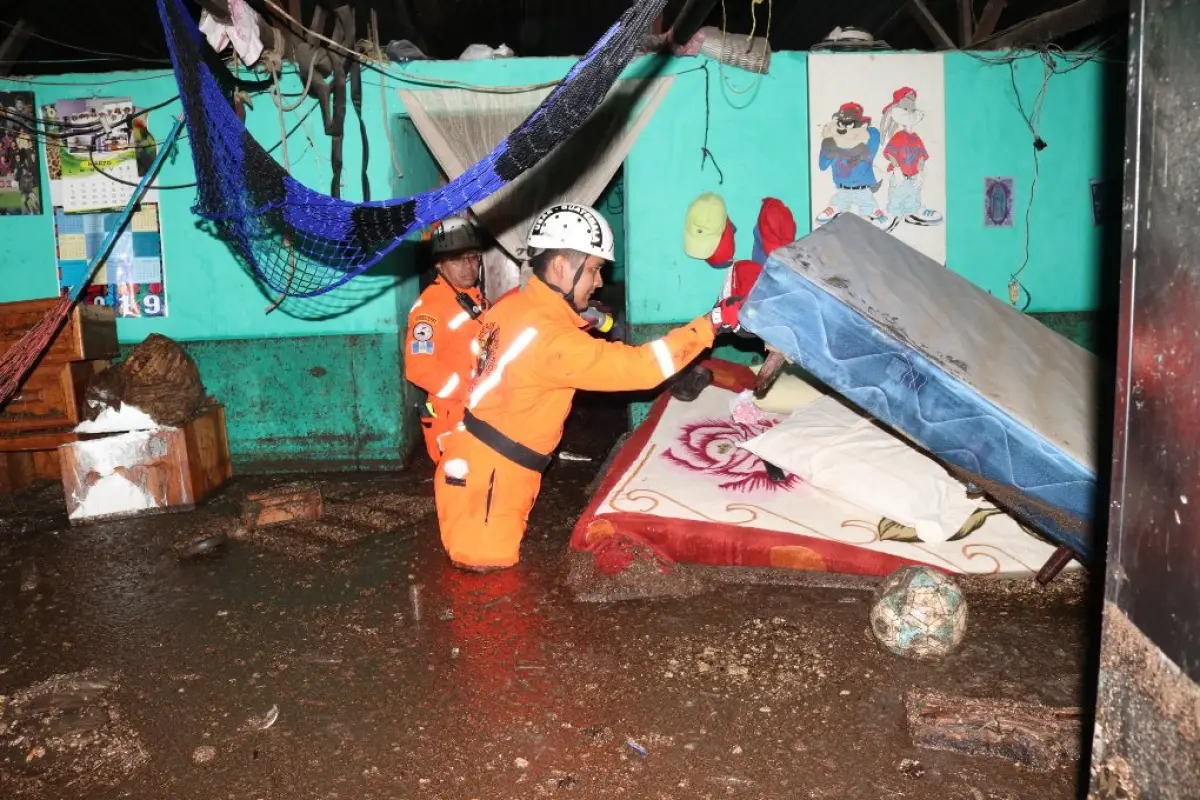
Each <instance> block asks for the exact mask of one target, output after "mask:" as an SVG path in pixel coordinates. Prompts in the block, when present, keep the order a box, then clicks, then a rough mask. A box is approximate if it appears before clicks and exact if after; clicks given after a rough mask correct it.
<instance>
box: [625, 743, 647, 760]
mask: <svg viewBox="0 0 1200 800" xmlns="http://www.w3.org/2000/svg"><path fill="white" fill-rule="evenodd" d="M625 746H626V747H628V748H629V749H630V750H632V751H633V752H635V753H637V754H638V755H639V756H641V757H642V758H645V757H646V753H647V750H646V748H644V747H642V746H641V745H640V744H638V743H637V742H635V741H634V740H633V739H626V740H625Z"/></svg>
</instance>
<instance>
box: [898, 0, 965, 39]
mask: <svg viewBox="0 0 1200 800" xmlns="http://www.w3.org/2000/svg"><path fill="white" fill-rule="evenodd" d="M908 13H910V14H912V16H913V19H915V20H916V21H917V24H918V25H920V26H921V30H923V31H925V35H926V36H928V37H929V41H931V42H933V43H934V45H936V46H937V48H938V49H939V50H957V49H958V48H957V47H955V45H954V40H953V39H951V38H950V36H949V35H948V34H947V33H946V30H945V28H943V27H942V26H941V25H939V24H938V21H937V20H936V19H934V17H933V14H930V13H929V8H928V7H927V6H926V5H925V3H924V2H923V0H908Z"/></svg>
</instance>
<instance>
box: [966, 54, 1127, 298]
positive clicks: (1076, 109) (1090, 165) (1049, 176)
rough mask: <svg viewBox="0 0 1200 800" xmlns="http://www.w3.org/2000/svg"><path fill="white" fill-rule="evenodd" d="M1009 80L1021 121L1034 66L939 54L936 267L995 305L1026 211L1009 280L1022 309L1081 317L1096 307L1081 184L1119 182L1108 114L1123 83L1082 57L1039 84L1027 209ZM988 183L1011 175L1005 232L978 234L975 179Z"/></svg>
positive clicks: (1096, 278) (1095, 236) (1026, 138)
mask: <svg viewBox="0 0 1200 800" xmlns="http://www.w3.org/2000/svg"><path fill="white" fill-rule="evenodd" d="M1060 63H1061V62H1060ZM1014 75H1015V82H1016V86H1017V89H1018V90H1019V91H1020V100H1021V104H1022V106H1023V107H1024V109H1025V113H1027V114H1030V113H1032V110H1033V107H1034V100H1035V99H1036V97H1037V95H1038V93H1039V91H1040V90H1041V88H1042V84H1043V81H1045V79H1046V78H1045V70H1044V68H1043V65H1042V61H1041V59H1040V58H1025V59H1021V60H1019V61H1017V62H1015V63H1014V65H1013V68H1012V69H1011V70H1010V68H1009V67H1008V66H997V65H992V64H987V63H984V62H982V61H980V60H978V59H976V58H972V57H971V56H969V55H965V54H961V53H951V54H947V55H946V139H947V142H948V143H949V144H948V147H947V152H946V159H947V175H948V177H947V184H946V199H947V206H948V207H949V208H951V209H953V210H954V213H955V214H956V218H955V221H954V222H952V223H950V224H949V225H948V226H947V229H946V233H947V239H946V250H947V265H948V266H949V267H950V268H951V269H953V270H955V271H956V272H958V273H959V274H961V275H963V276H964V277H965V278H967V279H969V280H971V281H972V282H973V283H975V284H976V285H977V286H980V287H981V288H983V289H986V290H987V291H989V292H991V293H992V294H994V295H996V296H998V297H1003V298H1005V299H1007V297H1008V282H1009V278H1010V276H1011V275H1012V273H1013V272H1015V271H1016V270H1017V269H1018V268H1019V267H1020V265H1021V262H1022V260H1023V259H1024V252H1025V214H1026V211H1027V209H1028V210H1029V211H1030V215H1029V218H1030V225H1029V260H1028V265H1027V266H1026V267H1025V270H1024V271H1023V272H1022V273H1021V275H1020V278H1019V279H1020V281H1021V282H1022V283H1023V284H1024V285H1025V287H1026V288H1027V289H1028V291H1029V294H1030V296H1031V298H1032V302H1031V303H1030V305H1029V309H1028V310H1029V311H1030V312H1061V311H1091V310H1094V309H1096V308H1097V307H1098V306H1099V305H1100V304H1101V288H1102V280H1103V279H1104V278H1103V277H1102V273H1101V268H1100V265H1101V263H1102V262H1103V261H1104V258H1105V256H1104V254H1103V253H1102V252H1101V248H1102V245H1103V244H1104V242H1105V241H1106V236H1105V234H1106V231H1105V230H1104V229H1102V228H1098V227H1096V225H1095V224H1094V222H1093V217H1092V206H1091V189H1090V181H1091V180H1092V179H1095V178H1110V179H1114V178H1115V179H1116V180H1120V178H1121V158H1122V157H1123V148H1122V146H1121V142H1122V141H1123V139H1124V127H1123V125H1122V123H1121V120H1120V118H1111V117H1112V115H1113V114H1120V113H1121V111H1122V109H1123V107H1124V106H1123V103H1124V100H1123V98H1124V90H1125V84H1124V80H1123V76H1122V75H1120V74H1116V75H1114V74H1113V73H1112V69H1111V66H1110V65H1106V64H1105V62H1103V61H1093V62H1089V63H1087V64H1085V65H1084V66H1081V67H1079V68H1077V69H1072V70H1071V71H1069V72H1065V73H1064V74H1056V75H1053V76H1052V77H1050V79H1049V81H1048V82H1047V83H1046V89H1045V97H1044V100H1043V102H1042V109H1041V116H1040V119H1039V120H1038V125H1037V128H1038V132H1039V133H1040V135H1041V137H1042V139H1043V140H1044V141H1045V142H1046V144H1047V147H1046V148H1045V149H1044V150H1042V151H1041V152H1040V153H1039V154H1038V180H1037V187H1036V190H1034V191H1033V205H1032V207H1031V208H1030V207H1029V202H1030V191H1031V187H1032V186H1033V177H1034V149H1033V135H1032V134H1031V133H1030V131H1029V126H1028V125H1027V124H1026V122H1025V120H1024V119H1023V118H1022V116H1021V112H1020V110H1019V109H1018V106H1017V95H1016V94H1015V93H1014V91H1013V82H1014ZM1106 115H1108V116H1109V117H1110V118H1107V119H1106ZM1113 144H1115V145H1116V146H1115V147H1113V146H1112V145H1113ZM1106 162H1107V163H1106ZM997 175H1003V176H1012V177H1013V178H1014V179H1015V181H1014V189H1015V193H1016V202H1015V208H1014V212H1015V213H1014V221H1015V224H1014V226H1013V227H1011V228H985V227H983V222H982V216H983V180H984V178H985V177H988V176H997ZM1115 224H1116V225H1117V226H1119V225H1120V220H1119V215H1118V219H1117V220H1116V222H1115ZM1118 244H1119V242H1118ZM1021 302H1022V303H1024V302H1025V300H1022V301H1021Z"/></svg>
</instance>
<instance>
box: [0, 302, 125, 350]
mask: <svg viewBox="0 0 1200 800" xmlns="http://www.w3.org/2000/svg"><path fill="white" fill-rule="evenodd" d="M57 304H58V298H57V297H49V298H46V299H44V300H23V301H21V302H18V303H0V356H3V355H4V354H5V353H7V352H8V351H9V349H10V348H12V347H13V346H14V345H16V344H17V342H19V341H21V337H22V336H24V335H25V334H26V333H28V332H29V330H30V328H32V327H33V326H34V325H36V324H37V323H39V322H41V321H42V318H43V317H45V316H46V313H47V312H49V311H50V310H51V309H52V308H54V306H55V305H57ZM120 353H121V351H120V347H119V346H118V345H117V316H116V313H115V312H114V311H113V309H111V308H109V307H107V306H95V305H91V304H89V303H80V304H79V305H77V306H75V308H74V309H73V310H72V311H71V315H70V316H69V317H68V318H67V321H66V322H65V323H64V324H63V327H62V329H61V330H60V331H59V332H58V335H57V336H56V337H55V338H54V341H53V342H52V343H51V345H50V348H49V349H48V350H47V351H46V353H45V355H43V356H42V363H43V364H45V363H57V364H62V363H64V362H69V361H92V360H96V359H101V360H108V359H114V358H116V357H117V356H119V355H120Z"/></svg>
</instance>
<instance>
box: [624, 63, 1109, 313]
mask: <svg viewBox="0 0 1200 800" xmlns="http://www.w3.org/2000/svg"><path fill="white" fill-rule="evenodd" d="M1014 69H1015V76H1016V84H1017V87H1018V89H1019V90H1020V97H1021V102H1022V103H1023V104H1024V107H1025V109H1026V112H1027V113H1028V112H1031V111H1032V108H1033V102H1034V98H1035V97H1036V95H1037V93H1038V91H1039V89H1040V88H1041V86H1042V82H1043V79H1044V71H1043V66H1042V61H1041V59H1039V58H1026V59H1021V60H1019V61H1018V62H1017V63H1016V65H1015V67H1014ZM1012 75H1013V73H1012V72H1010V68H1009V67H1008V66H1006V65H995V64H988V63H985V62H983V61H981V60H979V59H978V58H974V57H972V56H970V55H966V54H961V53H951V54H947V55H946V56H945V92H946V141H947V156H946V157H947V162H948V166H947V186H946V193H947V207H948V209H949V213H948V216H950V217H951V219H952V221H951V222H950V223H949V224H948V225H947V243H946V246H947V266H948V267H949V268H950V269H953V270H955V271H956V272H958V273H959V274H961V275H963V276H964V277H966V278H967V279H969V280H971V281H972V282H974V283H975V284H976V285H978V286H980V287H982V288H983V289H985V290H987V291H989V292H992V293H993V294H995V295H998V296H1000V297H1007V295H1008V282H1009V277H1010V276H1011V275H1012V273H1013V272H1015V271H1016V270H1017V269H1018V268H1019V266H1020V264H1021V260H1022V257H1023V253H1024V241H1025V224H1024V218H1025V209H1026V204H1027V203H1028V202H1029V197H1030V187H1031V184H1032V178H1033V153H1034V151H1033V137H1032V135H1031V134H1030V132H1029V127H1028V125H1027V124H1026V123H1025V121H1024V119H1023V118H1022V116H1021V114H1020V112H1019V111H1018V107H1017V99H1016V95H1015V94H1014V91H1013V77H1012ZM1108 77H1109V78H1110V79H1109V80H1108V81H1107V84H1106V67H1105V65H1104V63H1103V62H1090V63H1087V64H1085V65H1083V66H1081V67H1078V68H1076V69H1072V70H1071V71H1070V72H1067V73H1066V74H1057V75H1054V76H1053V77H1051V78H1050V80H1049V82H1048V84H1047V89H1046V95H1045V100H1044V101H1043V107H1042V113H1041V119H1040V123H1039V132H1040V133H1041V136H1042V138H1043V139H1044V140H1045V141H1046V142H1047V143H1048V144H1049V146H1048V147H1047V148H1046V149H1045V150H1043V151H1042V152H1041V154H1040V156H1039V166H1040V169H1039V179H1038V184H1037V190H1036V194H1035V196H1034V204H1033V211H1032V214H1031V216H1030V219H1031V224H1030V226H1029V230H1030V235H1029V262H1028V265H1027V266H1026V268H1025V270H1024V271H1023V272H1022V273H1021V281H1022V282H1023V283H1024V284H1025V285H1026V286H1027V287H1028V289H1029V291H1030V294H1031V295H1032V303H1031V304H1030V306H1029V308H1028V310H1029V311H1031V312H1042V311H1056V312H1057V311H1085V310H1092V309H1094V308H1096V306H1097V304H1098V298H1099V293H1100V280H1101V275H1100V270H1099V267H1098V265H1099V263H1100V261H1101V252H1100V250H1101V243H1102V240H1103V237H1102V229H1100V228H1097V227H1096V226H1095V225H1094V224H1093V221H1092V212H1091V195H1090V187H1089V181H1090V180H1091V179H1093V178H1100V177H1105V176H1108V177H1117V178H1119V176H1120V162H1119V158H1120V153H1121V150H1120V147H1119V146H1118V147H1117V148H1116V150H1115V153H1116V159H1117V160H1116V161H1115V163H1113V161H1111V160H1110V161H1109V163H1107V164H1106V163H1104V159H1103V158H1102V150H1103V148H1102V145H1103V144H1104V138H1105V136H1106V135H1107V136H1111V135H1113V134H1112V132H1111V130H1110V129H1109V127H1107V126H1106V123H1105V119H1104V115H1105V113H1106V105H1105V99H1106V98H1105V88H1106V85H1107V86H1108V88H1110V89H1111V88H1112V81H1111V74H1110V75H1109V76H1108ZM706 80H707V84H708V103H709V108H710V113H709V129H708V148H709V150H710V151H711V152H712V154H713V157H714V158H715V160H716V163H717V165H718V166H719V167H720V170H721V173H723V178H724V180H723V182H722V180H721V178H722V174H721V173H718V171H717V170H716V169H715V168H714V167H713V165H712V163H711V162H710V163H708V164H707V165H705V166H703V167H701V146H702V144H703V142H704V134H705V131H704V121H705V96H704V86H705V81H706ZM807 86H808V78H807V71H806V54H804V53H774V54H772V56H771V73H770V74H769V75H767V76H764V77H762V78H761V79H757V80H756V79H755V78H754V77H753V76H750V75H748V74H746V73H743V72H738V71H736V70H725V72H724V75H723V76H722V75H721V74H720V72H719V70H718V69H717V68H716V66H715V65H714V66H712V67H711V68H710V69H709V70H708V73H707V74H706V73H705V72H691V73H690V74H683V75H680V77H679V78H678V79H677V86H676V87H675V89H674V90H673V91H672V93H671V95H670V96H668V98H667V99H666V101H665V102H664V103H663V104H662V106H661V108H660V109H659V111H658V114H657V115H656V116H655V117H654V119H653V120H652V121H651V122H650V124H649V125H648V126H647V128H646V130H645V131H644V132H643V134H642V136H641V138H640V139H639V140H638V143H637V145H636V146H635V147H634V148H633V151H632V152H631V153H630V155H629V158H628V159H627V161H626V166H625V174H626V180H627V185H628V191H627V193H626V194H627V199H626V206H627V222H626V226H627V235H628V237H629V242H628V245H627V246H628V248H629V251H630V254H631V255H630V279H629V288H628V298H629V315H630V319H631V320H632V321H634V322H636V323H642V324H654V323H665V322H682V321H685V320H688V319H691V318H693V317H695V316H696V315H697V314H698V313H700V312H701V311H703V310H704V307H705V304H706V303H708V302H709V299H710V298H712V297H714V296H715V294H716V293H717V292H718V291H719V289H720V284H721V280H722V275H721V273H719V272H717V271H715V270H713V269H711V268H709V267H708V265H707V264H705V263H703V262H701V261H697V260H695V259H691V258H688V257H687V256H686V255H685V254H684V253H683V240H682V235H683V219H684V215H685V214H686V211H687V206H688V204H689V203H690V202H691V201H692V200H693V199H694V198H695V197H696V196H697V195H698V194H700V193H701V192H705V191H713V192H717V193H718V194H720V195H721V196H722V197H723V198H724V199H725V203H726V205H727V207H728V209H729V213H730V217H731V219H732V220H733V223H734V225H735V226H736V227H737V229H738V236H737V256H738V257H739V258H748V257H749V256H750V253H751V249H752V247H753V238H752V233H751V232H752V229H753V226H754V223H755V220H756V219H757V216H758V211H759V208H760V205H761V203H762V199H763V198H764V197H777V198H779V199H780V200H782V201H783V202H784V203H786V204H787V205H788V206H789V208H791V210H792V212H793V214H794V215H795V217H796V221H797V223H798V225H799V229H800V232H801V233H802V234H803V233H806V232H808V231H809V230H811V223H810V221H811V214H810V209H809V206H810V203H809V140H808V130H809V124H808V92H807ZM1122 88H1123V84H1122V83H1121V82H1120V81H1119V79H1118V80H1117V82H1116V90H1117V91H1118V92H1119V91H1120V90H1121V89H1122ZM1110 98H1111V95H1110ZM1112 107H1113V106H1109V108H1112ZM1115 107H1116V108H1117V109H1119V108H1120V106H1119V104H1118V105H1117V106H1115ZM1115 135H1116V136H1117V137H1120V136H1121V127H1120V125H1119V123H1118V124H1117V125H1116V133H1115ZM990 176H1011V177H1013V178H1015V191H1016V199H1015V202H1016V208H1015V211H1016V213H1015V214H1014V217H1015V225H1014V226H1013V227H1011V228H990V229H989V228H984V226H983V186H984V183H983V182H984V178H985V177H990Z"/></svg>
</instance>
